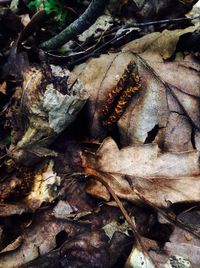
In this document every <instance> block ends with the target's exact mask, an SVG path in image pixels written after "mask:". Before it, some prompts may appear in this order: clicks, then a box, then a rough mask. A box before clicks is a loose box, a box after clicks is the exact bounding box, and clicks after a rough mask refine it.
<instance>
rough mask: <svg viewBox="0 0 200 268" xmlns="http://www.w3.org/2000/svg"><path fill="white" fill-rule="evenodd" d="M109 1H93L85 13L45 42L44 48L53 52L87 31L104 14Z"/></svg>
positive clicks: (42, 45)
mask: <svg viewBox="0 0 200 268" xmlns="http://www.w3.org/2000/svg"><path fill="white" fill-rule="evenodd" d="M108 1H109V0H92V2H91V3H90V5H89V6H88V8H87V9H86V10H85V12H84V13H83V14H82V15H81V16H80V17H79V18H78V19H77V20H75V21H74V22H72V23H71V24H70V25H69V26H68V27H67V28H65V29H64V30H63V31H62V32H60V33H59V34H58V35H56V36H54V37H53V38H51V39H49V40H47V41H45V42H43V43H42V44H41V47H42V48H45V49H48V50H51V49H56V48H58V47H61V46H62V45H64V44H65V43H66V42H68V41H69V40H71V39H72V38H74V37H76V36H77V35H79V34H81V33H83V32H84V31H85V30H87V29H88V28H89V27H90V26H91V25H92V24H93V23H94V22H95V21H96V20H97V18H98V17H99V16H100V15H101V14H102V12H103V11H104V9H105V6H106V4H107V3H108Z"/></svg>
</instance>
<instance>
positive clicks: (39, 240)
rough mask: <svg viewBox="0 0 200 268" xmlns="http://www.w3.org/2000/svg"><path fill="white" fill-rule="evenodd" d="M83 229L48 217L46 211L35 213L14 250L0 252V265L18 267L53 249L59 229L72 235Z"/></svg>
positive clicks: (10, 267) (83, 228)
mask: <svg viewBox="0 0 200 268" xmlns="http://www.w3.org/2000/svg"><path fill="white" fill-rule="evenodd" d="M42 214H43V215H42ZM85 229H86V228H85V227H84V226H82V227H81V226H78V225H76V224H72V223H69V222H67V221H64V220H58V219H55V218H54V217H50V216H49V215H48V213H44V212H43V213H41V214H37V217H36V219H35V221H34V222H33V223H32V224H31V226H29V227H28V228H27V229H25V231H24V234H23V242H22V245H21V246H19V247H18V248H17V249H15V250H12V251H9V252H4V253H0V267H1V268H14V267H20V266H21V265H22V264H25V263H27V262H29V261H31V260H33V259H35V258H37V257H39V256H41V255H44V254H46V253H47V252H49V251H51V250H53V249H54V248H55V247H56V239H55V238H56V235H57V234H58V233H60V232H61V231H65V232H66V233H67V234H68V236H69V237H73V236H74V235H75V234H77V233H79V232H81V231H83V230H85Z"/></svg>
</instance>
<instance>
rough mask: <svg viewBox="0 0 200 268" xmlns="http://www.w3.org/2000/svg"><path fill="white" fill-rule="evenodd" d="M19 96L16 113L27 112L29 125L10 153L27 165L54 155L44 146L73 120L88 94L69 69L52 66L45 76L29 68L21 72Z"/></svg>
mask: <svg viewBox="0 0 200 268" xmlns="http://www.w3.org/2000/svg"><path fill="white" fill-rule="evenodd" d="M21 98H22V100H21V107H19V109H20V110H19V113H22V111H23V112H25V113H26V114H27V121H28V128H27V130H26V132H25V134H24V136H23V137H22V139H21V140H20V141H19V142H18V143H17V145H16V146H14V148H13V146H12V147H11V148H10V151H11V153H10V154H11V156H12V157H13V158H14V159H15V161H16V162H20V163H23V164H27V165H30V164H33V163H34V160H36V159H37V158H40V157H47V156H55V155H56V154H55V152H53V151H50V150H49V149H47V146H48V145H49V144H50V143H51V142H52V141H53V140H54V139H55V138H56V137H57V135H58V134H59V133H61V131H63V130H64V129H65V128H66V127H67V126H68V125H69V124H70V123H72V122H73V121H74V119H75V118H76V116H77V114H78V113H79V111H80V110H81V109H82V107H83V105H84V104H85V102H86V100H87V98H88V94H87V92H86V91H85V89H84V88H83V86H82V85H81V83H80V81H79V80H78V79H76V77H74V76H73V77H72V76H70V72H69V71H68V70H65V69H63V70H62V69H61V68H60V67H56V66H51V69H50V70H49V73H48V72H47V73H46V74H45V75H44V74H43V71H42V69H40V68H35V67H32V68H30V69H28V70H27V71H26V72H25V73H24V83H23V94H22V97H21Z"/></svg>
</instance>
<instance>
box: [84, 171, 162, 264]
mask: <svg viewBox="0 0 200 268" xmlns="http://www.w3.org/2000/svg"><path fill="white" fill-rule="evenodd" d="M85 172H86V174H87V175H92V176H93V177H94V178H95V179H96V180H98V181H99V182H101V183H102V184H103V185H104V186H105V187H106V189H107V190H108V192H109V193H110V194H111V195H112V197H113V199H114V200H115V202H116V203H117V205H118V207H119V209H120V210H121V212H122V214H123V216H124V218H125V219H126V221H127V222H128V224H129V225H130V227H131V229H132V232H133V234H134V237H135V240H136V246H137V248H138V249H139V250H141V251H142V252H143V254H145V255H146V256H147V257H148V258H149V259H150V260H151V261H152V263H153V264H154V266H155V267H156V268H158V267H157V265H156V264H155V263H154V261H153V259H152V257H151V256H150V254H149V252H148V250H147V248H146V246H145V245H144V243H143V241H142V239H141V237H140V235H139V233H138V231H137V229H136V226H135V223H134V222H132V220H131V218H130V216H129V215H128V213H127V211H126V209H125V207H124V206H123V204H122V202H121V201H120V199H119V198H118V196H117V195H116V193H115V192H114V191H113V189H112V188H111V187H110V185H109V184H108V183H107V182H106V177H105V176H104V175H103V174H102V173H100V172H98V171H97V170H95V169H92V168H89V167H86V168H85Z"/></svg>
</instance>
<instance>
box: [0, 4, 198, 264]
mask: <svg viewBox="0 0 200 268" xmlns="http://www.w3.org/2000/svg"><path fill="white" fill-rule="evenodd" d="M112 2H114V1H111V3H110V6H109V10H110V12H111V16H110V15H109V16H110V18H112V12H114V13H115V15H116V14H119V12H120V13H121V14H125V13H126V12H125V10H126V8H130V7H131V8H132V9H133V10H134V12H136V14H137V16H139V17H140V18H154V17H155V14H156V13H155V10H154V5H155V4H156V3H157V2H156V1H153V4H152V6H151V8H149V9H147V7H148V4H149V1H144V2H145V4H144V6H140V5H139V3H136V2H137V1H133V2H134V4H136V5H133V6H131V3H130V1H121V2H120V4H119V5H118V6H116V8H114V6H112V4H113V3H112ZM154 2H155V3H154ZM169 2H170V1H169ZM181 2H182V1H181ZM192 2H196V1H192ZM183 3H185V1H183ZM183 3H179V5H180V6H179V5H178V7H176V8H177V9H178V8H179V12H180V14H182V13H183V14H185V13H186V12H187V11H188V10H189V9H190V8H191V6H192V5H193V4H194V3H192V4H188V7H187V9H186V10H185V9H184V8H183V7H184V4H183ZM169 7H170V3H168V5H167V6H165V4H164V3H160V4H159V5H158V7H157V12H158V14H161V13H162V11H163V10H165V11H166V14H167V13H169V14H170V16H172V17H173V12H171V13H170V8H169ZM180 7H181V8H183V9H182V10H181V9H180ZM174 11H175V13H176V15H177V14H178V12H177V11H176V9H174ZM123 12H125V13H123ZM159 12H161V13H159ZM114 13H113V14H114ZM2 14H3V15H1V14H0V19H1V20H2V19H3V20H4V19H5V17H4V16H5V13H2ZM126 14H129V13H128V12H127V13H126ZM158 14H157V15H158ZM180 14H179V15H180ZM157 15H156V16H157ZM15 16H16V17H13V20H17V21H18V16H17V15H15ZM117 16H118V15H117ZM128 16H129V15H128ZM120 19H121V18H120ZM120 19H119V20H120ZM127 19H128V18H125V17H124V18H123V20H125V21H126V20H127ZM129 19H130V17H129ZM118 22H119V21H118ZM118 22H117V23H118ZM109 23H110V22H109ZM113 23H116V21H115V22H113ZM110 26H111V27H112V23H110ZM20 27H21V25H20ZM161 28H162V27H161ZM198 29H199V24H198V23H196V24H195V26H190V27H186V28H185V29H175V30H169V29H168V30H167V29H165V30H164V31H161V32H159V31H154V32H152V33H149V34H146V33H145V34H144V36H143V37H140V38H138V39H135V40H133V41H131V42H128V43H127V42H126V43H127V44H125V45H123V46H122V47H121V48H118V49H117V50H115V51H110V52H109V53H106V54H102V55H100V56H99V57H98V58H90V59H89V60H88V61H86V62H84V63H83V64H80V65H77V66H75V68H74V69H73V70H71V71H69V70H68V69H67V68H66V67H62V68H61V67H60V66H56V65H52V64H51V65H50V64H48V63H45V64H42V65H41V66H40V65H38V63H37V64H35V63H34V64H32V63H31V64H30V63H28V61H27V57H28V55H29V57H30V53H29V52H28V53H27V54H20V53H19V54H16V55H14V54H15V53H17V50H15V49H13V52H12V53H13V54H12V53H11V54H10V57H9V60H8V63H7V65H3V66H5V67H6V66H7V67H6V68H5V69H4V68H1V83H0V85H1V86H0V91H1V94H3V95H4V98H5V99H4V101H3V106H2V104H1V108H3V111H4V113H3V115H1V116H2V119H3V120H2V122H3V123H1V125H2V126H3V131H2V133H3V136H2V138H1V140H0V142H1V144H4V140H3V138H5V136H6V135H8V133H9V135H10V136H11V137H12V139H11V140H10V142H9V146H5V145H2V146H1V155H3V157H2V158H1V163H0V168H1V172H2V176H1V186H0V189H1V193H0V199H1V204H0V267H2V268H4V267H86V266H88V267H147V268H150V267H161V268H162V267H163V268H164V267H165V268H166V267H194V268H195V267H196V268H197V267H199V266H200V262H199V257H198V256H199V236H200V235H199V220H200V219H199V194H200V182H199V181H200V169H199V147H200V146H199V144H200V134H199V131H200V125H199V98H200V95H199V94H200V91H199V90H200V89H199V84H200V81H199V71H200V68H199V58H198V55H197V54H196V53H195V52H193V51H192V49H191V50H190V51H188V49H186V51H183V50H181V49H180V48H181V47H182V46H183V44H184V40H186V39H185V38H187V35H189V36H190V35H191V36H192V34H193V33H195V32H196V31H198ZM19 31H20V29H18V32H19ZM91 31H92V30H91ZM107 31H108V29H106V30H105V32H107ZM11 34H12V35H11V36H12V38H13V35H14V36H15V32H13V29H12V28H11ZM89 34H91V33H89ZM94 36H95V35H94ZM98 36H99V35H98ZM0 37H1V36H0ZM18 40H19V39H18ZM30 40H31V38H30ZM79 42H83V44H85V43H84V42H88V40H87V36H86V38H85V39H84V40H81V39H80V40H79ZM8 43H9V42H7V41H6V42H4V44H3V46H4V49H5V48H6V49H8V48H7V45H8ZM25 43H26V41H25ZM17 45H19V43H18V44H17ZM0 56H1V55H0ZM3 57H7V56H3ZM3 57H1V58H3ZM39 57H40V60H41V58H42V56H41V55H40V56H39ZM17 59H20V60H19V61H20V62H21V63H20V65H19V70H15V68H13V67H12V68H11V66H12V65H13V66H16V62H17V61H18V60H17ZM29 61H30V60H29ZM9 66H10V67H9ZM27 66H29V67H27ZM13 79H14V80H13ZM11 91H12V93H11ZM6 102H7V103H6ZM5 104H6V105H5ZM4 105H5V106H4ZM66 107H68V109H67V108H66ZM22 110H23V113H22ZM7 140H8V139H7ZM99 145H100V146H99ZM72 151H73V153H71V152H72Z"/></svg>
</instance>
